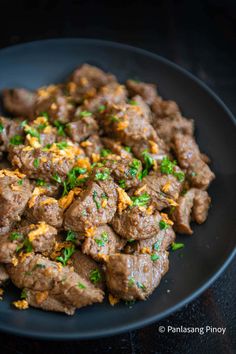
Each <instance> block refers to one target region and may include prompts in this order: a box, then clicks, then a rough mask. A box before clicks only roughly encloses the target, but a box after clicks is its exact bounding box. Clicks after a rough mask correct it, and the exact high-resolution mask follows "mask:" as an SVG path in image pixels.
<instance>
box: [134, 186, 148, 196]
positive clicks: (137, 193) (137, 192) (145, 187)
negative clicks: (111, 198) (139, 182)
mask: <svg viewBox="0 0 236 354" xmlns="http://www.w3.org/2000/svg"><path fill="white" fill-rule="evenodd" d="M146 190H147V185H146V184H144V185H143V186H142V187H140V188H138V189H136V191H135V192H134V195H140V194H142V193H143V192H146Z"/></svg>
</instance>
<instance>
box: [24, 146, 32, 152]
mask: <svg viewBox="0 0 236 354" xmlns="http://www.w3.org/2000/svg"><path fill="white" fill-rule="evenodd" d="M31 150H34V148H33V147H32V146H30V145H27V146H25V147H24V148H23V149H22V151H31Z"/></svg>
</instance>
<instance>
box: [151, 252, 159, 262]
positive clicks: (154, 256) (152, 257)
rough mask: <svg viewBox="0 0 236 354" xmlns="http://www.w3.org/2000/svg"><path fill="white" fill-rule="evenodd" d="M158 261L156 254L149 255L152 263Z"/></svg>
mask: <svg viewBox="0 0 236 354" xmlns="http://www.w3.org/2000/svg"><path fill="white" fill-rule="evenodd" d="M158 259H159V256H158V254H156V253H153V254H151V260H152V261H153V262H155V261H157V260H158Z"/></svg>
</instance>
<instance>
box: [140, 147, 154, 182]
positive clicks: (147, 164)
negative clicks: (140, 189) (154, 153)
mask: <svg viewBox="0 0 236 354" xmlns="http://www.w3.org/2000/svg"><path fill="white" fill-rule="evenodd" d="M142 156H143V159H144V169H143V172H142V178H143V177H145V176H147V175H148V172H149V171H150V170H151V168H152V166H153V165H154V159H153V158H152V157H151V155H150V154H149V153H148V151H147V150H144V151H143V152H142Z"/></svg>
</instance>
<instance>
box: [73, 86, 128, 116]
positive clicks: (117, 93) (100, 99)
mask: <svg viewBox="0 0 236 354" xmlns="http://www.w3.org/2000/svg"><path fill="white" fill-rule="evenodd" d="M126 97H127V92H126V89H125V87H124V86H123V85H119V84H117V83H111V84H108V85H106V86H103V87H101V88H100V89H99V90H98V92H97V94H96V96H94V97H93V96H92V97H88V98H86V99H85V100H84V101H83V106H81V108H80V109H83V110H87V111H90V112H94V113H96V115H97V116H98V117H99V116H100V113H101V112H103V111H105V110H106V105H108V104H109V105H111V104H115V105H116V104H120V103H125V101H126Z"/></svg>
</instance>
